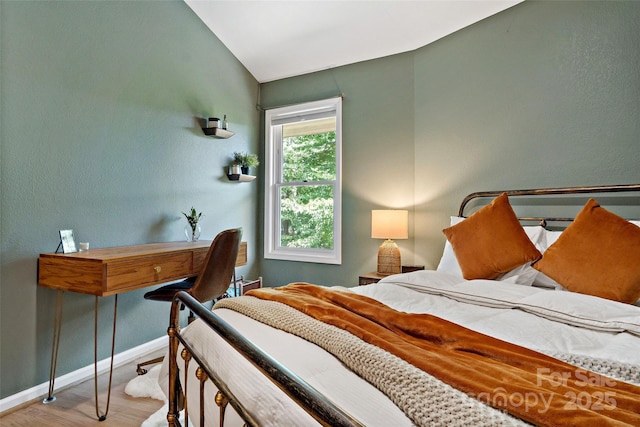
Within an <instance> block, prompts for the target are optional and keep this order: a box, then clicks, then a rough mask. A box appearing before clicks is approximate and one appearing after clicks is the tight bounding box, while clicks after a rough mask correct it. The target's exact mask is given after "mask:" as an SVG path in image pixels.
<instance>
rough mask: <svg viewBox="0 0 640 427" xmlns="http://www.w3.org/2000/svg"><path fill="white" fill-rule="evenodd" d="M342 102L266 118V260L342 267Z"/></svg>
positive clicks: (330, 101) (269, 114)
mask: <svg viewBox="0 0 640 427" xmlns="http://www.w3.org/2000/svg"><path fill="white" fill-rule="evenodd" d="M341 121H342V99H341V98H332V99H327V100H324V101H316V102H309V103H305V104H298V105H294V106H288V107H282V108H274V109H271V110H267V111H266V115H265V126H266V129H265V139H266V150H265V151H266V156H265V167H266V172H265V173H266V176H265V227H264V230H265V239H264V242H265V243H264V245H265V247H264V252H265V258H270V259H283V260H291V261H307V262H319V263H326V264H340V263H341V262H342V250H341V249H342V243H341V230H342V229H341V219H342V215H341V214H342V209H341V206H342V179H341V176H342V170H341V168H342V167H341V165H342V162H341V154H342V149H341V146H342V144H341V139H342V138H341V131H340V130H341Z"/></svg>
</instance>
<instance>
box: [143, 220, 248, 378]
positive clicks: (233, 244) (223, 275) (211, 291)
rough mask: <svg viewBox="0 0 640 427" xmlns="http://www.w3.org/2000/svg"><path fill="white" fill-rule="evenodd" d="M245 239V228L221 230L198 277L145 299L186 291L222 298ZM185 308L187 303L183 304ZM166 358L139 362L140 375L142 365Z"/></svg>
mask: <svg viewBox="0 0 640 427" xmlns="http://www.w3.org/2000/svg"><path fill="white" fill-rule="evenodd" d="M241 238H242V229H240V228H236V229H231V230H225V231H221V232H220V233H218V235H217V236H216V238H215V239H213V242H212V243H211V246H210V247H209V252H207V257H206V258H205V260H204V264H203V266H202V271H201V272H200V274H199V275H198V277H196V278H195V279H194V278H189V279H186V280H184V281H182V282H178V283H172V284H169V285H166V286H162V287H160V288H158V289H155V290H153V291H150V292H147V293H146V294H144V298H145V299H148V300H154V301H166V302H171V301H173V297H174V296H175V295H176V294H177V293H178V292H180V291H186V292H187V293H189V294H190V295H191V296H192V297H194V298H195V299H197V300H198V301H200V302H207V301H213V300H215V299H218V298H220V297H223V296H224V295H225V294H226V292H227V289H228V288H229V285H230V284H231V281H232V279H233V276H234V272H235V266H236V258H237V257H238V248H239V247H240V240H241ZM181 309H184V306H183V307H181ZM193 318H194V317H193V313H189V322H191V321H192V320H193ZM162 359H163V357H158V358H155V359H153V360H148V361H146V362H142V363H139V364H138V367H137V369H136V372H137V373H138V375H142V374H146V373H147V370H146V369H143V368H142V366H146V365H151V364H154V363H160V362H162Z"/></svg>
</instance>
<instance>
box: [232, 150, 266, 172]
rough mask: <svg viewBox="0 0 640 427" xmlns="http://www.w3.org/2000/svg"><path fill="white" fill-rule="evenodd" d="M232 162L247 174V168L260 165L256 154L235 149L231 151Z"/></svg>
mask: <svg viewBox="0 0 640 427" xmlns="http://www.w3.org/2000/svg"><path fill="white" fill-rule="evenodd" d="M233 164H234V165H237V166H240V168H241V171H242V173H243V174H244V175H248V174H249V168H255V167H256V166H258V165H260V160H258V155H257V154H249V153H246V152H244V151H242V152H240V151H236V152H234V153H233Z"/></svg>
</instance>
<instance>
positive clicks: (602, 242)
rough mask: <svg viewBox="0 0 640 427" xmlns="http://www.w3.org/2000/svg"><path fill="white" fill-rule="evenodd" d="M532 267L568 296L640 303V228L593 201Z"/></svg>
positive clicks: (588, 203) (586, 205)
mask: <svg viewBox="0 0 640 427" xmlns="http://www.w3.org/2000/svg"><path fill="white" fill-rule="evenodd" d="M533 267H534V268H535V269H536V270H538V271H541V272H543V273H544V274H546V275H547V276H549V277H551V278H552V279H554V280H555V281H556V282H558V283H559V284H561V285H562V286H564V287H565V288H567V289H568V290H570V291H573V292H580V293H583V294H589V295H595V296H598V297H601V298H607V299H611V300H616V301H621V302H626V303H629V304H633V303H635V302H636V301H637V300H638V298H640V227H638V226H637V225H635V224H632V223H630V222H629V221H627V220H625V219H624V218H621V217H619V216H617V215H615V214H613V213H611V212H609V211H607V210H606V209H605V208H603V207H601V206H600V204H598V202H597V201H595V200H594V199H590V200H589V201H588V202H587V203H586V204H585V206H584V207H583V208H582V210H581V211H580V213H578V215H577V216H576V218H575V220H574V221H573V223H571V224H570V225H569V226H568V227H567V229H566V230H564V232H562V234H561V235H560V237H559V238H558V240H557V241H556V242H555V243H554V244H552V245H551V246H549V248H547V250H546V251H545V253H544V256H543V257H542V259H541V260H540V261H538V262H537V263H536V264H534V266H533Z"/></svg>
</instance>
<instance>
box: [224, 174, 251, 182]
mask: <svg viewBox="0 0 640 427" xmlns="http://www.w3.org/2000/svg"><path fill="white" fill-rule="evenodd" d="M227 178H229V181H237V182H250V181H253V180H254V179H256V177H255V176H253V175H245V174H237V173H234V174H227Z"/></svg>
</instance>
